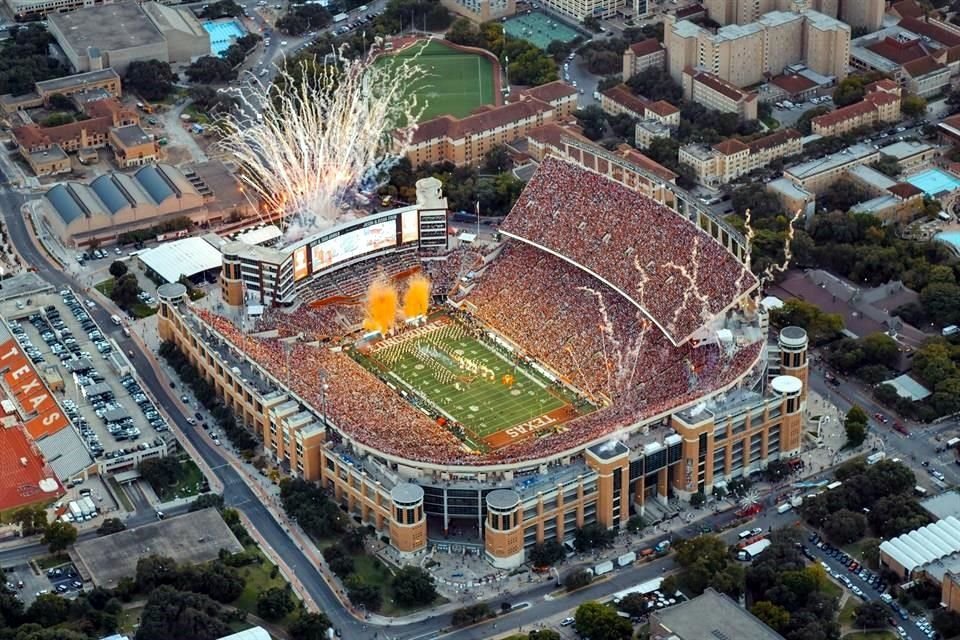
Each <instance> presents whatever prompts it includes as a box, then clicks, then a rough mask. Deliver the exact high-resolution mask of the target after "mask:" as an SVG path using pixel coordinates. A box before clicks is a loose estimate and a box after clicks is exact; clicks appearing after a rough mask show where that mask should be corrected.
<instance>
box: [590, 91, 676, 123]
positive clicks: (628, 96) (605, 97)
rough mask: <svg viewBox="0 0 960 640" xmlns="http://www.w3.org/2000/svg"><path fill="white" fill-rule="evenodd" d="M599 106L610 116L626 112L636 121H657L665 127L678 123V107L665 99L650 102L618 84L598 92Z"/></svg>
mask: <svg viewBox="0 0 960 640" xmlns="http://www.w3.org/2000/svg"><path fill="white" fill-rule="evenodd" d="M600 108H601V109H603V111H604V112H605V113H608V114H610V115H612V116H615V115H619V114H626V115H628V116H630V117H631V118H635V119H636V120H638V121H653V122H658V123H660V124H662V125H664V126H667V127H677V126H679V125H680V109H678V108H677V107H675V106H673V105H672V104H670V103H669V102H667V101H666V100H657V101H656V102H651V101H650V100H647V99H646V98H644V97H642V96H638V95H634V93H633V92H632V91H630V87H628V86H627V85H625V84H618V85H617V86H615V87H610V88H609V89H607V90H606V91H603V92H602V93H601V94H600Z"/></svg>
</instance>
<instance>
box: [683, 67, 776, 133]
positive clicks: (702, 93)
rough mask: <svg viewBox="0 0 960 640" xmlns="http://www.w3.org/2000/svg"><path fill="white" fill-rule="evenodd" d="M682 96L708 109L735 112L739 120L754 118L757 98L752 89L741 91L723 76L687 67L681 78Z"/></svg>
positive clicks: (755, 116)
mask: <svg viewBox="0 0 960 640" xmlns="http://www.w3.org/2000/svg"><path fill="white" fill-rule="evenodd" d="M681 80H682V82H681V84H682V86H683V97H684V98H685V99H687V100H691V101H693V102H696V103H697V104H701V105H703V106H705V107H707V108H709V109H715V110H716V111H722V112H723V113H736V114H737V115H739V116H740V119H741V120H756V119H757V105H758V102H759V98H758V97H757V94H756V93H755V92H752V91H743V90H741V89H738V88H737V87H736V86H735V85H733V84H732V83H730V82H727V81H726V80H724V79H723V78H721V77H719V76H717V75H715V74H713V73H708V72H706V71H699V70H696V69H693V68H692V67H688V68H686V69H684V71H683V76H682V78H681Z"/></svg>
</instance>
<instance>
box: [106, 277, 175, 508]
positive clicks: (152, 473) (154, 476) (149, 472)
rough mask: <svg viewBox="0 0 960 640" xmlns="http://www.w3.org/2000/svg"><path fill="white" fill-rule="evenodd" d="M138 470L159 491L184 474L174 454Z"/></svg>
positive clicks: (157, 459)
mask: <svg viewBox="0 0 960 640" xmlns="http://www.w3.org/2000/svg"><path fill="white" fill-rule="evenodd" d="M114 290H116V288H114ZM137 470H138V471H139V472H140V477H141V478H143V479H144V480H146V481H147V482H149V483H150V486H152V487H153V489H154V491H157V492H163V491H164V490H165V489H166V488H167V487H170V486H172V485H175V484H176V483H177V481H178V480H179V479H180V477H181V476H182V475H183V467H182V466H181V464H180V461H179V460H177V459H176V458H175V457H172V456H165V457H163V458H148V459H147V460H144V461H143V462H141V463H140V466H139V467H137Z"/></svg>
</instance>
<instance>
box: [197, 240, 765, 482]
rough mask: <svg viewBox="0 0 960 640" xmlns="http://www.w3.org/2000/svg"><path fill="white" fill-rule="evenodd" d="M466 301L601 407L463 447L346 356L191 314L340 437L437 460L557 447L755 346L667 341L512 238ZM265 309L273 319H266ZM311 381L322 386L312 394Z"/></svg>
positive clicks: (490, 458) (473, 461)
mask: <svg viewBox="0 0 960 640" xmlns="http://www.w3.org/2000/svg"><path fill="white" fill-rule="evenodd" d="M467 301H468V302H470V303H472V305H474V306H473V309H474V313H475V316H476V318H477V319H479V320H480V321H482V322H483V323H485V324H487V325H489V326H490V327H491V328H493V329H495V330H497V331H499V332H502V333H503V334H504V335H505V336H506V337H507V338H508V339H510V340H511V341H513V342H514V343H515V344H517V345H518V346H520V347H521V348H522V349H524V350H525V351H526V353H527V355H530V356H532V357H534V358H536V359H538V360H541V361H542V362H544V363H545V364H546V365H548V366H550V367H551V368H553V369H554V370H555V371H556V372H558V373H559V374H561V375H563V376H564V377H566V378H568V380H570V381H571V383H573V384H574V385H576V386H578V387H580V388H584V390H590V391H592V392H595V393H598V394H603V395H604V396H606V397H607V398H609V399H610V400H612V404H611V405H610V406H608V407H606V408H603V409H600V410H598V411H595V412H593V413H590V414H587V415H585V416H582V417H579V418H576V419H575V420H573V421H570V422H567V423H565V424H564V425H563V426H564V428H563V429H561V430H559V431H558V432H557V433H553V434H550V435H547V436H545V437H541V438H531V439H529V440H526V441H522V442H517V443H515V444H512V445H510V446H508V447H505V448H502V449H498V450H495V451H491V452H476V451H471V450H469V449H468V448H467V447H466V446H465V445H464V444H463V443H462V442H461V441H460V440H459V439H458V438H457V437H456V436H455V435H454V434H453V433H451V432H450V430H448V429H447V428H445V427H443V426H441V425H440V424H439V423H438V422H437V421H435V420H433V419H431V418H430V417H428V416H427V415H425V414H424V413H422V412H421V411H420V410H418V409H416V408H415V407H414V406H413V405H411V404H410V403H409V402H408V401H407V400H406V399H404V398H403V397H401V396H400V395H398V394H397V393H396V392H394V391H392V390H391V389H390V388H389V387H387V386H386V385H385V384H383V383H382V382H381V381H380V380H379V379H378V378H377V377H376V376H375V375H373V374H372V373H370V372H369V371H367V370H366V369H364V368H363V367H362V366H360V365H359V364H358V363H356V362H355V361H354V360H353V359H352V358H350V356H349V355H347V354H346V353H343V352H341V351H339V350H331V349H330V348H327V347H326V346H323V345H319V346H318V345H316V344H307V343H306V342H301V341H294V342H293V343H292V344H289V345H288V346H287V347H286V348H287V349H288V350H289V354H287V353H285V351H284V348H285V347H284V345H283V343H282V342H281V341H280V339H279V338H262V337H260V338H258V337H252V336H248V337H247V338H246V339H245V340H244V339H243V336H242V335H241V333H240V330H239V329H238V328H237V327H236V326H235V325H233V324H232V323H231V322H230V321H229V320H227V319H225V318H223V317H221V316H218V315H216V314H214V313H212V312H210V311H206V310H202V309H197V310H196V313H197V315H198V316H199V317H200V318H201V319H202V320H204V321H205V322H206V323H207V324H208V325H209V326H210V327H212V328H213V329H215V330H216V331H217V332H218V333H220V334H221V335H222V336H223V337H224V338H225V339H227V340H228V341H229V342H231V343H232V344H233V345H234V346H235V347H239V346H240V345H244V348H245V350H246V352H247V355H248V356H249V357H250V358H251V359H252V360H254V361H256V362H257V363H258V364H259V365H260V366H261V367H263V368H264V369H265V370H266V371H267V372H268V373H270V374H272V375H273V376H274V377H275V378H277V379H278V380H287V379H289V380H290V382H289V384H290V387H291V390H292V391H293V392H295V393H296V394H297V395H299V396H300V397H302V398H304V399H305V400H306V401H307V402H308V403H310V404H311V405H312V406H313V407H314V409H317V408H319V407H321V406H325V407H326V411H327V416H328V418H329V419H330V420H331V422H332V423H333V424H334V425H335V426H336V427H337V428H338V429H339V430H340V431H341V432H342V433H343V434H344V435H345V436H346V437H348V438H349V439H352V440H354V441H356V442H357V443H359V444H362V445H366V446H369V447H371V448H373V449H376V450H379V451H382V452H384V453H389V454H393V455H397V456H401V457H404V458H407V459H410V460H416V461H422V462H432V463H440V464H470V465H481V464H503V463H513V462H521V461H523V460H527V459H531V458H542V457H545V456H549V455H552V454H555V453H557V452H560V451H564V450H569V449H571V448H574V447H577V446H580V445H583V444H585V443H587V442H591V441H595V440H597V439H599V438H603V437H604V436H606V435H607V434H610V433H612V432H613V431H616V430H618V429H622V428H625V427H628V426H630V425H632V424H636V423H637V422H638V421H641V420H646V419H649V418H652V417H654V416H657V415H660V414H664V413H668V412H669V411H671V410H673V409H674V408H676V407H677V406H679V405H681V404H685V403H688V402H691V401H693V400H696V399H697V398H698V397H700V396H702V395H703V394H705V393H708V392H710V391H713V390H716V389H718V388H720V387H723V386H726V385H728V384H731V383H733V382H734V381H735V380H736V379H737V378H738V377H739V376H740V375H742V374H743V373H744V372H745V370H746V369H747V367H749V366H750V365H751V364H752V363H753V362H754V361H755V360H756V358H757V357H758V356H759V354H760V348H761V344H760V343H759V342H758V343H753V344H750V345H748V346H746V347H741V348H739V349H738V350H736V351H735V352H734V353H732V354H728V353H725V352H723V351H721V349H720V347H718V346H717V345H706V346H702V347H698V348H693V347H691V346H690V345H681V346H680V347H674V346H673V345H672V344H671V343H670V342H669V340H667V338H666V337H665V336H664V335H663V334H662V333H661V332H660V331H659V330H658V329H657V328H656V327H654V326H652V324H651V323H649V321H647V320H646V319H645V318H643V317H642V316H641V315H640V314H639V312H638V310H637V309H636V307H634V306H633V305H631V304H630V303H629V302H627V301H626V300H624V299H623V297H622V296H620V295H618V294H616V293H615V292H614V291H613V290H612V289H610V288H608V287H606V286H604V285H602V283H600V282H598V281H596V280H593V279H592V278H590V277H589V276H588V275H587V274H586V273H585V272H583V271H582V270H580V269H577V268H576V267H574V266H572V265H570V264H568V263H567V262H565V261H563V260H561V259H559V258H556V257H554V256H551V255H549V254H546V253H544V252H540V251H538V250H536V249H533V248H532V247H530V246H528V245H525V244H523V243H518V242H510V243H508V245H507V246H506V247H505V248H504V250H503V252H502V254H501V255H500V256H499V257H498V258H497V259H496V261H495V262H494V263H493V264H492V265H491V266H490V267H489V268H488V269H487V270H486V272H485V273H484V274H483V276H482V277H481V278H480V282H479V284H478V285H477V286H476V287H474V289H473V291H472V292H471V294H470V296H469V297H468V299H467ZM312 313H313V312H309V314H308V312H306V311H304V312H303V314H302V315H298V314H296V313H295V314H293V316H286V319H285V320H284V321H283V322H286V323H288V324H286V325H284V329H283V330H282V331H281V336H280V337H283V336H284V335H295V334H300V335H303V336H304V338H305V339H308V340H309V339H310V338H309V337H308V336H309V334H310V332H309V331H305V330H304V327H303V326H301V325H296V326H294V325H291V324H289V323H291V322H293V321H292V320H291V318H298V320H297V322H302V319H303V318H310V317H313V316H312V315H310V314H312ZM272 317H273V319H274V321H275V322H276V317H277V316H272ZM642 327H645V328H642ZM278 328H279V327H278ZM287 362H296V363H297V375H296V376H293V377H289V376H287V375H285V373H284V371H285V367H286V364H285V363H287ZM321 380H324V381H325V382H326V384H327V385H328V388H327V390H326V392H325V396H323V397H322V395H321V394H322V392H321V382H320V381H321ZM611 396H612V397H611ZM324 399H325V400H326V402H325V403H324V402H323V400H324Z"/></svg>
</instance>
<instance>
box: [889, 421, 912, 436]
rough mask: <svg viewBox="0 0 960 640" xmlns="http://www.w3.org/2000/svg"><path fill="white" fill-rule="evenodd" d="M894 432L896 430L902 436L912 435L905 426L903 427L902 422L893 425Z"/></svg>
mask: <svg viewBox="0 0 960 640" xmlns="http://www.w3.org/2000/svg"><path fill="white" fill-rule="evenodd" d="M893 430H894V431H898V432H900V433H902V434H903V435H905V436H908V435H910V432H909V431H908V430H907V428H906V427H905V426H903V424H901V423H900V422H894V423H893Z"/></svg>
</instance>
